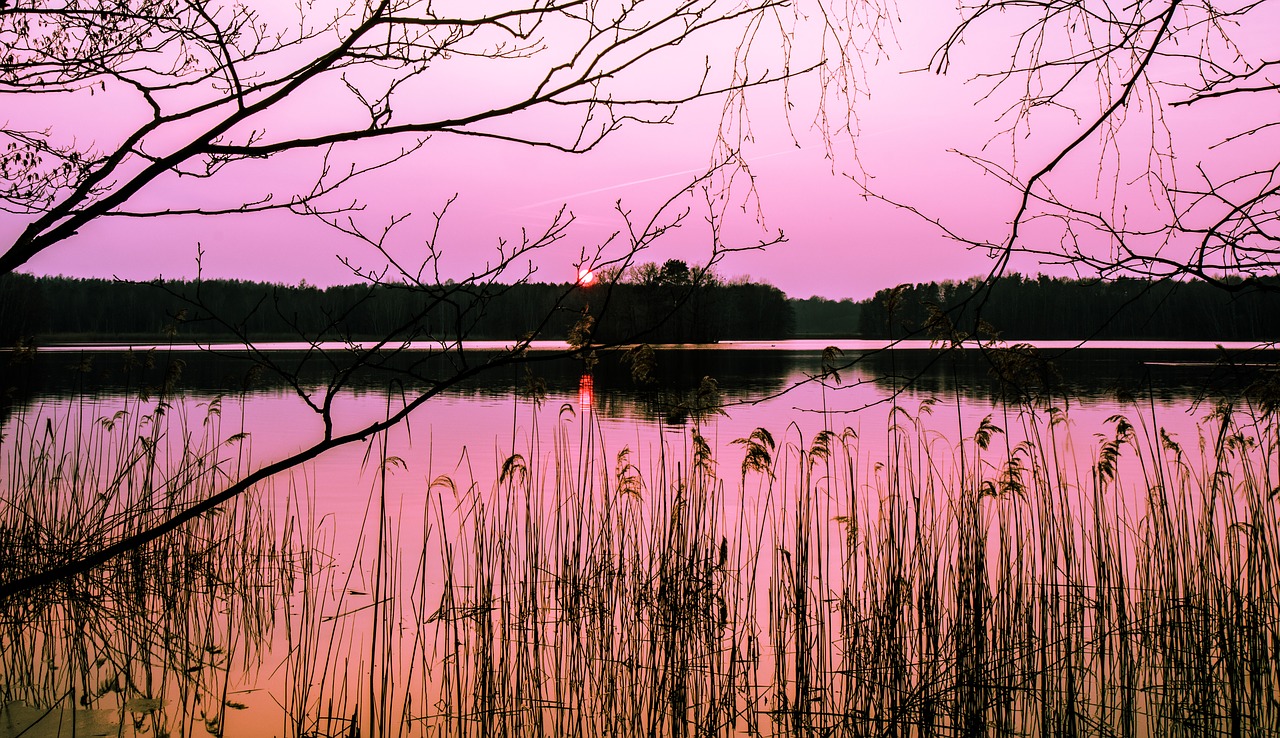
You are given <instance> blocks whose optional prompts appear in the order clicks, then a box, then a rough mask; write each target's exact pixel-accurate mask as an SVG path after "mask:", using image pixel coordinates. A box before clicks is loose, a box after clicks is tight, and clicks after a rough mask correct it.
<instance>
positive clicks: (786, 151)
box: [516, 148, 796, 210]
mask: <svg viewBox="0 0 1280 738" xmlns="http://www.w3.org/2000/svg"><path fill="white" fill-rule="evenodd" d="M794 151H796V149H794V148H789V149H783V150H782V151H775V152H773V153H772V154H764V155H763V156H755V157H752V158H751V159H749V160H748V163H752V162H757V161H764V160H765V159H772V158H774V157H777V156H782V155H784V154H790V153H792V152H794ZM704 172H706V170H705V169H682V170H680V171H678V172H668V173H666V174H659V175H657V176H655V177H645V178H644V179H633V180H631V181H630V182H619V183H618V184H612V185H609V186H608V187H597V188H596V189H594V190H584V191H583V192H574V193H573V194H570V195H560V196H559V197H553V198H551V199H549V200H540V201H538V202H533V203H529V204H528V205H522V206H520V207H518V208H516V210H528V209H530V208H538V207H542V206H543V205H550V204H552V203H555V204H561V203H566V202H568V201H570V200H574V199H577V198H579V197H586V196H587V195H598V194H600V193H601V192H608V191H610V190H620V189H623V188H624V187H633V186H635V185H641V184H648V183H649V182H657V181H658V180H662V179H670V178H672V177H682V176H685V175H688V174H702V173H704Z"/></svg>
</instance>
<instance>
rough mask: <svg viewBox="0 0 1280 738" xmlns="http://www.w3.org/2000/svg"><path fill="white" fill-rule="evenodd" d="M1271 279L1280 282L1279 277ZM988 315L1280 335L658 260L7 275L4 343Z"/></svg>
mask: <svg viewBox="0 0 1280 738" xmlns="http://www.w3.org/2000/svg"><path fill="white" fill-rule="evenodd" d="M1273 283H1274V284H1275V285H1276V286H1277V287H1280V280H1273ZM184 298H185V299H184ZM193 303H195V304H193ZM979 308H980V309H979ZM584 316H589V317H590V320H589V321H584ZM939 316H945V319H940V317H939ZM215 317H216V318H217V320H215V319H214V318H215ZM979 321H981V322H982V323H983V324H986V326H989V330H990V331H994V332H995V333H996V334H998V335H999V337H1001V338H1004V339H1007V340H1020V339H1077V340H1078V339H1085V338H1098V339H1113V340H1138V339H1152V340H1177V339H1184V340H1218V341H1258V340H1274V339H1277V338H1280V294H1278V293H1277V292H1275V291H1261V290H1256V289H1254V290H1242V291H1240V292H1228V291H1224V290H1221V289H1218V288H1215V287H1213V286H1210V285H1206V284H1203V283H1200V282H1186V283H1183V282H1174V281H1169V280H1163V281H1149V280H1139V279H1119V280H1114V281H1105V282H1103V281H1096V280H1094V281H1090V280H1075V279H1065V278H1053V277H1045V276H1040V277H1023V276H1020V275H1010V276H1007V277H1002V278H999V279H997V280H995V281H994V282H993V283H992V284H991V285H990V288H989V289H985V290H984V289H983V286H982V282H981V280H978V279H976V278H975V279H970V280H967V281H959V282H957V281H945V282H929V283H922V284H915V285H901V286H899V287H895V288H893V289H885V290H880V291H879V292H877V293H876V294H875V296H874V297H872V298H871V299H869V300H864V301H862V302H854V301H852V300H840V301H834V300H827V299H824V298H819V297H811V298H807V299H803V300H793V299H788V298H787V296H786V295H785V294H784V293H783V292H782V291H781V290H779V289H778V288H776V287H773V286H771V285H768V284H763V283H759V282H751V281H749V280H746V279H736V280H733V281H728V282H726V281H723V280H721V279H719V278H717V277H716V276H714V275H710V274H702V275H698V274H697V273H696V272H695V271H694V270H691V269H690V268H689V267H688V266H687V265H685V264H684V263H683V262H680V261H678V260H671V261H668V262H667V263H666V264H663V265H661V266H658V265H655V264H646V265H643V266H642V267H639V268H637V269H635V270H633V271H632V272H631V273H629V274H627V275H626V277H625V278H624V279H622V280H620V281H618V283H616V284H613V285H609V284H607V283H597V284H594V285H591V286H588V287H580V286H575V285H570V284H544V283H526V284H517V285H487V286H482V287H481V286H475V285H469V284H443V285H438V286H434V287H430V288H427V289H414V290H409V289H405V288H404V287H399V286H395V285H376V286H370V285H344V286H336V287H328V288H317V287H312V286H307V285H305V284H303V285H298V286H286V285H273V284H264V283H260V282H244V281H234V280H205V281H201V282H186V281H164V282H156V283H132V282H115V281H110V280H102V279H72V278H67V277H32V276H29V275H23V274H10V275H5V276H0V343H2V344H4V345H12V344H14V343H15V342H17V341H18V340H19V339H22V338H36V339H37V340H50V339H52V340H116V339H137V340H157V339H158V338H160V337H163V336H165V335H166V334H171V335H174V336H175V337H177V338H178V339H179V340H180V339H182V338H188V339H202V340H203V339H231V338H235V337H236V336H237V335H238V334H239V335H243V336H245V337H248V338H249V339H252V340H271V339H275V340H299V339H302V340H340V339H353V340H360V339H366V340H367V339H377V338H383V337H386V336H394V337H397V338H419V339H425V338H428V337H429V338H435V339H445V340H448V339H452V338H457V337H459V336H462V337H467V338H472V339H501V340H511V339H516V338H519V337H521V336H524V335H527V334H530V333H535V332H536V333H537V336H538V337H539V338H544V339H565V338H568V337H569V336H570V334H571V332H573V330H574V327H575V326H579V328H580V329H581V328H587V327H589V328H590V330H591V331H592V338H593V340H595V341H598V342H606V341H630V340H635V341H644V342H649V343H709V342H714V341H726V340H782V339H786V338H791V337H794V336H801V337H804V336H812V337H831V338H844V337H863V338H890V337H893V338H903V337H908V336H916V337H938V336H941V335H942V334H943V333H945V332H947V331H952V332H953V333H954V334H955V335H967V336H975V335H980V334H982V333H983V330H980V329H979ZM984 330H987V329H986V328H984Z"/></svg>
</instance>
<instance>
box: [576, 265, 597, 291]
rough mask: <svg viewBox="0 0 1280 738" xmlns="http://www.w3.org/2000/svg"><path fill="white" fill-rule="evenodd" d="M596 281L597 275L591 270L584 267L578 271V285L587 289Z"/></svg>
mask: <svg viewBox="0 0 1280 738" xmlns="http://www.w3.org/2000/svg"><path fill="white" fill-rule="evenodd" d="M595 281H596V273H595V272H593V271H591V270H590V269H588V268H586V267H583V268H581V269H579V270H578V285H579V286H582V287H586V286H587V285H589V284H592V283H594V282H595Z"/></svg>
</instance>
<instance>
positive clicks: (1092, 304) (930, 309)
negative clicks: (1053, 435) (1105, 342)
mask: <svg viewBox="0 0 1280 738" xmlns="http://www.w3.org/2000/svg"><path fill="white" fill-rule="evenodd" d="M1264 282H1265V283H1266V284H1265V285H1264V286H1268V285H1269V286H1271V287H1276V288H1280V279H1277V278H1274V277H1273V278H1269V279H1267V280H1264ZM943 316H945V317H943ZM980 323H981V324H983V325H980ZM952 330H954V331H955V332H956V333H957V334H963V335H968V336H978V335H980V334H982V333H983V332H984V331H994V332H996V333H997V334H998V335H999V337H1000V338H1003V339H1006V340H1018V339H1044V340H1052V339H1068V340H1080V339H1086V338H1093V339H1111V340H1140V339H1147V340H1178V339H1181V340H1214V341H1264V340H1274V339H1277V338H1280V292H1277V291H1275V290H1263V289H1257V288H1251V289H1246V290H1240V291H1238V292H1231V291H1228V290H1223V289H1221V288H1218V287H1214V286H1212V285H1209V284H1205V283H1204V282H1177V281H1173V280H1142V279H1116V280H1109V281H1098V280H1077V279H1066V278H1055V277H1046V276H1043V275H1042V276H1039V277H1024V276H1021V275H1017V274H1014V275H1009V276H1006V277H1001V278H998V279H995V280H993V281H992V282H991V284H990V286H989V288H988V289H985V290H984V289H983V285H982V281H981V280H979V279H976V278H975V279H970V280H968V281H963V282H953V281H944V282H928V283H924V284H915V285H901V286H899V287H895V288H892V289H885V290H880V291H879V292H877V293H876V294H875V296H874V297H873V298H871V299H870V300H867V301H866V302H865V303H863V305H862V310H861V314H860V316H859V333H860V334H861V335H862V336H863V337H865V338H891V337H892V338H903V337H907V336H912V335H915V336H919V337H935V336H941V335H942V334H944V333H946V332H948V331H952Z"/></svg>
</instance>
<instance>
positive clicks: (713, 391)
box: [0, 342, 1280, 736]
mask: <svg viewBox="0 0 1280 738" xmlns="http://www.w3.org/2000/svg"><path fill="white" fill-rule="evenodd" d="M838 345H839V346H840V347H841V348H842V349H843V353H842V354H839V355H834V354H830V353H828V354H826V355H825V356H824V352H823V349H824V348H825V345H824V344H823V343H821V342H781V343H774V344H724V345H715V346H699V347H678V348H676V347H671V348H665V349H659V350H657V351H655V352H654V355H653V366H652V369H651V371H649V372H648V377H647V378H645V377H641V378H637V377H636V376H634V372H633V369H634V368H635V363H636V362H635V361H630V362H629V361H628V360H627V359H625V358H624V354H623V353H622V352H612V353H601V354H600V355H599V356H596V357H594V361H593V362H584V361H583V360H581V359H578V358H564V357H559V356H557V352H558V351H559V350H560V349H561V348H562V345H560V344H547V345H537V346H534V347H533V350H532V351H531V352H530V354H529V359H530V361H529V362H528V363H527V364H520V365H511V366H503V367H500V368H497V369H494V370H492V371H487V372H481V373H479V374H477V376H475V377H474V378H471V379H468V380H467V381H465V382H461V383H458V384H456V385H448V386H443V385H438V384H436V382H439V381H440V380H441V379H443V378H448V377H450V376H452V375H454V374H455V373H457V372H459V371H463V372H468V371H472V370H473V368H475V367H477V366H482V365H483V364H484V362H485V361H486V360H487V359H489V358H490V357H492V356H494V355H495V353H496V352H498V351H500V350H501V349H502V348H503V346H501V345H500V344H475V345H468V346H467V347H466V348H465V351H457V352H451V353H448V354H447V355H438V354H434V353H432V352H431V351H427V350H421V351H410V352H404V353H399V354H396V355H393V356H387V357H386V359H385V360H381V359H380V360H379V365H378V367H377V368H376V370H375V371H367V372H361V373H357V374H353V375H351V376H350V377H349V378H344V380H343V383H342V386H341V387H340V388H338V389H337V390H336V391H334V392H332V393H331V396H330V397H329V400H328V403H329V404H328V405H327V406H326V404H325V397H326V392H325V388H326V387H328V386H329V384H330V382H332V381H333V379H334V377H335V376H340V374H339V375H335V372H339V373H340V372H341V371H342V370H343V368H344V365H343V363H342V362H343V361H344V360H345V358H347V357H349V355H350V351H349V347H342V346H327V347H323V348H325V349H326V350H327V351H328V352H330V353H329V355H328V356H321V355H319V353H318V352H316V351H314V350H313V351H311V352H310V353H308V352H306V351H304V350H302V348H303V347H298V346H288V345H281V346H269V347H264V348H265V349H269V351H267V352H266V353H264V354H263V355H262V358H264V359H266V360H268V361H270V362H272V363H273V364H275V365H276V367H277V368H278V369H280V370H281V372H282V374H283V376H281V374H274V375H273V374H272V373H270V372H266V373H263V372H260V371H256V370H251V367H252V365H253V362H251V361H249V360H248V359H247V358H246V357H245V356H243V355H242V354H240V353H239V352H237V351H235V350H234V347H213V350H212V351H210V350H207V349H208V347H205V349H206V350H187V349H193V348H195V347H163V348H161V347H156V350H155V351H154V352H151V353H148V352H146V351H144V350H141V349H138V350H134V351H132V352H126V351H124V350H123V348H124V347H110V346H105V347H104V346H97V347H60V348H58V349H56V350H54V349H50V350H42V351H40V352H39V353H37V354H36V355H35V356H34V357H29V359H30V360H29V361H25V362H23V363H17V364H10V365H9V366H8V367H7V368H6V369H5V376H4V378H5V382H4V384H5V385H6V386H7V387H10V388H12V389H10V391H9V392H8V393H7V394H6V396H5V399H4V401H3V404H0V427H2V428H3V434H4V435H3V441H0V482H2V483H3V485H4V489H5V496H4V499H5V500H6V501H7V506H6V508H5V512H4V514H3V516H0V524H3V528H2V529H0V531H2V534H3V535H4V536H5V545H4V546H2V547H0V550H8V551H11V552H15V553H11V554H9V557H8V558H9V559H10V560H9V561H8V562H7V563H8V566H9V567H10V570H11V572H15V571H19V570H21V571H23V572H27V571H39V570H40V569H41V567H47V566H48V565H49V564H51V563H57V562H60V561H64V560H67V559H74V558H76V557H77V556H82V555H84V553H86V552H89V551H92V550H96V549H97V548H100V547H101V546H102V545H103V544H104V542H110V541H113V540H120V539H121V538H122V537H127V536H128V535H131V534H133V533H137V532H139V531H141V530H143V529H145V528H146V527H147V526H148V525H154V524H157V523H159V522H162V521H163V520H165V519H167V518H168V517H169V516H170V515H171V514H172V513H173V512H174V511H175V510H182V509H184V508H186V507H188V506H190V505H193V504H196V503H197V502H198V501H199V500H202V499H205V498H208V497H210V496H212V495H213V494H216V493H217V492H219V491H220V490H222V489H225V488H226V487H228V486H229V485H231V484H233V483H234V482H235V481H236V480H238V479H240V478H241V477H243V476H244V475H246V474H248V473H249V472H251V471H252V470H254V469H257V468H259V467H261V466H263V465H264V464H269V463H271V462H274V461H277V460H279V459H283V458H287V457H288V456H290V455H291V454H295V453H298V452H299V451H301V450H303V449H305V448H306V447H307V446H309V445H310V444H312V443H315V442H316V440H317V439H320V438H321V437H323V435H324V433H325V422H324V417H323V416H322V414H321V413H319V412H317V411H316V409H314V408H313V407H309V406H308V403H307V401H306V400H307V399H308V398H309V400H310V402H311V403H313V404H314V405H315V406H316V407H318V408H325V407H327V408H328V410H329V413H328V415H329V417H330V419H331V420H332V429H333V431H332V432H333V435H334V436H341V435H342V434H344V433H350V432H354V431H358V430H359V429H360V428H362V427H364V426H366V425H368V424H369V423H374V422H377V421H378V420H379V419H382V418H385V417H387V416H388V415H389V414H392V413H395V412H396V411H397V410H398V409H399V408H400V407H402V406H403V405H404V403H405V402H407V401H410V400H411V399H412V398H413V397H415V396H416V395H417V394H419V393H421V392H422V391H437V390H438V391H439V394H438V395H437V396H434V397H432V398H431V399H430V400H428V401H427V402H426V403H424V404H423V406H422V407H421V408H420V409H419V410H417V411H416V412H415V413H414V414H413V416H412V417H411V418H410V420H409V422H408V423H405V424H400V425H397V426H395V427H394V428H392V429H390V430H388V431H386V432H383V433H371V434H368V435H367V437H366V438H364V439H363V440H361V441H355V442H352V443H350V444H347V445H345V446H342V447H340V448H335V449H333V450H331V451H328V452H326V453H325V454H324V455H322V456H320V457H319V458H317V459H316V460H314V461H309V462H307V463H305V464H300V465H299V466H297V467H296V468H295V469H292V470H291V471H290V472H288V473H286V474H281V475H277V476H275V477H273V478H272V479H271V480H270V481H268V482H265V483H262V484H259V485H257V486H255V487H254V488H253V489H252V490H251V491H249V492H247V493H245V494H244V495H241V496H239V497H238V498H237V499H236V500H235V502H234V504H229V505H227V506H224V507H223V508H220V509H219V511H218V512H216V513H208V514H202V515H199V516H197V517H196V518H195V520H193V521H192V522H191V523H189V524H188V525H186V526H184V527H183V528H181V529H179V530H178V531H175V532H173V533H170V534H168V535H166V536H164V537H162V538H160V539H159V540H157V541H154V542H151V543H149V544H147V545H146V546H144V547H142V548H141V549H139V550H137V551H135V552H132V553H128V554H125V555H123V556H120V557H116V558H115V559H113V560H112V561H111V562H109V563H108V564H107V565H106V566H104V567H100V568H99V569H97V570H96V571H95V572H91V573H88V574H80V575H77V576H75V577H73V578H72V579H71V580H69V581H68V582H66V583H63V584H59V585H57V586H55V587H52V588H48V587H46V588H41V589H37V590H36V591H35V592H33V593H30V594H28V595H25V596H22V597H17V598H12V599H10V600H6V601H5V602H4V610H3V618H4V620H3V633H0V639H3V640H0V645H2V646H3V653H4V656H3V661H2V662H0V664H2V665H0V685H2V687H3V689H4V694H3V697H4V700H5V701H6V703H7V707H5V710H4V715H3V716H0V736H11V735H12V736H16V735H18V734H21V733H22V732H23V731H24V730H26V729H27V728H28V726H32V725H34V726H35V727H34V728H33V729H32V731H31V732H27V733H25V734H26V735H57V734H59V731H61V733H62V734H67V735H70V734H72V733H73V732H76V733H77V734H78V733H79V732H88V733H92V734H102V733H104V732H105V733H110V734H116V733H124V734H129V735H134V734H144V733H151V732H155V733H156V734H161V733H167V734H170V735H190V734H199V733H204V734H210V733H211V734H215V735H222V734H225V735H229V736H238V735H248V736H269V735H271V736H276V735H299V736H302V735H305V736H320V735H332V736H339V735H342V736H353V735H357V734H363V735H365V736H370V735H383V734H391V735H455V734H458V735H464V734H465V735H473V734H474V735H492V734H499V733H502V734H519V735H552V734H554V735H562V734H567V735H597V734H599V735H633V734H636V735H639V734H644V735H654V734H663V735H686V734H688V735H749V734H787V735H809V734H813V735H819V734H821V735H832V734H839V735H870V734H894V735H954V734H966V735H988V734H1001V735H1003V734H1009V735H1015V734H1016V735H1023V734H1027V733H1030V732H1036V733H1040V734H1051V735H1056V734H1066V733H1072V732H1075V733H1088V734H1096V733H1101V732H1107V733H1113V734H1119V735H1163V734H1167V733H1169V732H1182V733H1185V734H1190V735H1199V734H1202V733H1205V734H1207V733H1219V732H1228V733H1231V734H1236V735H1245V734H1253V735H1266V734H1269V733H1270V732H1271V731H1272V730H1273V729H1274V727H1275V726H1276V725H1277V724H1280V722H1277V721H1280V703H1278V702H1277V700H1278V699H1280V675H1278V674H1277V673H1276V671H1275V663H1276V661H1275V658H1274V652H1273V649H1274V648H1275V644H1276V643H1280V594H1278V593H1280V588H1278V587H1277V584H1278V583H1280V582H1278V581H1277V574H1278V572H1277V571H1276V569H1275V566H1276V564H1275V562H1276V561H1277V558H1276V555H1277V553H1280V551H1277V549H1276V546H1277V542H1278V541H1280V537H1277V536H1278V534H1280V530H1278V529H1277V523H1276V520H1277V516H1276V512H1277V511H1276V504H1277V503H1276V500H1275V497H1276V496H1275V494H1274V490H1275V489H1276V488H1277V486H1278V482H1280V469H1278V468H1277V466H1278V464H1280V446H1278V445H1277V434H1276V430H1277V429H1276V419H1275V417H1274V415H1273V414H1272V412H1271V408H1272V407H1273V405H1272V404H1269V403H1273V402H1274V401H1273V400H1272V399H1269V398H1271V397H1272V396H1273V395H1274V388H1273V386H1274V383H1275V382H1274V377H1273V375H1272V374H1270V373H1269V372H1270V370H1269V369H1268V367H1270V366H1273V365H1274V354H1273V352H1271V351H1269V350H1264V349H1255V348H1254V347H1250V346H1234V345H1231V346H1224V347H1215V346H1213V345H1208V344H1199V345H1187V344H1167V343H1164V344H1137V345H1117V344H1108V345H1104V346H1088V347H1086V348H1080V347H1076V346H1075V345H1074V344H1065V343H1063V344H1060V343H1046V344H1042V345H1040V346H1039V350H1038V352H1031V351H1024V350H1015V351H1005V352H995V353H993V352H991V351H989V350H983V349H981V348H979V347H969V348H967V349H966V350H965V351H964V352H962V353H960V352H942V351H939V350H935V349H932V348H930V347H928V346H927V345H906V346H904V345H898V346H895V347H892V348H890V347H888V346H886V345H885V344H883V343H870V342H843V343H838ZM423 348H424V349H425V348H427V347H423ZM1250 349H1253V350H1250ZM641 363H643V362H641ZM993 367H999V369H998V370H997V369H995V368H993ZM708 377H709V378H712V379H713V380H714V382H713V383H708V382H707V381H706V380H705V379H704V378H708ZM1268 383H1269V384H1268ZM166 384H167V385H168V386H167V387H166ZM1269 388H1271V389H1269ZM1268 392H1271V393H1272V394H1268ZM1220 400H1228V401H1229V402H1230V404H1221V403H1220V402H1219V401H1220ZM758 429H762V430H758ZM16 552H23V553H22V554H21V558H17V557H18V556H19V554H18V553H16ZM9 576H13V574H12V573H11V574H10V575H9Z"/></svg>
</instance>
